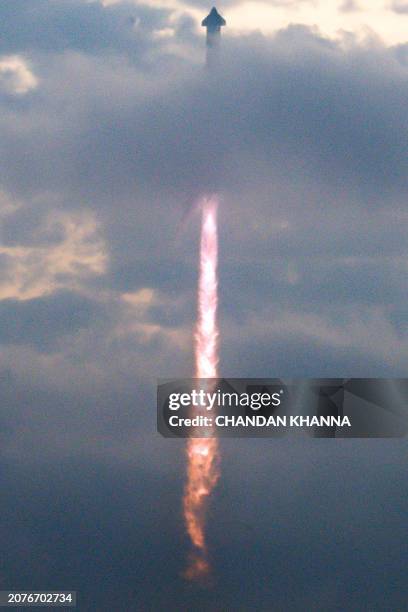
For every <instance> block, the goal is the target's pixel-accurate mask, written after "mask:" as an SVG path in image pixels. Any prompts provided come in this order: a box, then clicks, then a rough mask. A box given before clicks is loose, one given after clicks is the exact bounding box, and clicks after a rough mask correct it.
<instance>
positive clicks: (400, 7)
mask: <svg viewBox="0 0 408 612" xmlns="http://www.w3.org/2000/svg"><path fill="white" fill-rule="evenodd" d="M391 8H392V10H393V11H395V12H396V13H399V14H405V13H408V2H407V0H393V2H392V3H391Z"/></svg>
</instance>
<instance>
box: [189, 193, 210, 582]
mask: <svg viewBox="0 0 408 612" xmlns="http://www.w3.org/2000/svg"><path fill="white" fill-rule="evenodd" d="M217 204H218V201H217V198H216V197H215V196H213V197H211V198H205V199H204V200H203V202H202V225H201V244H200V273H199V284H198V319H197V328H196V334H195V376H196V377H197V378H216V377H217V365H218V350H217V348H218V347H217V339H218V330H217V318H216V316H217V300H218V298H217V255H218V245H217ZM218 478H219V455H218V440H217V439H216V438H200V439H198V438H190V439H189V440H188V442H187V482H186V486H185V491H184V499H183V509H184V519H185V523H186V528H187V533H188V535H189V536H190V540H191V543H192V544H193V547H194V552H193V553H192V554H191V556H190V560H189V564H188V567H187V569H186V571H185V577H186V578H188V579H192V580H198V579H202V578H205V577H206V576H208V574H209V572H210V564H209V561H208V552H207V543H206V537H205V523H206V514H207V505H208V500H209V496H210V495H211V492H212V490H213V489H214V487H215V485H216V483H217V480H218Z"/></svg>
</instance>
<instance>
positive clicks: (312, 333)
mask: <svg viewBox="0 0 408 612" xmlns="http://www.w3.org/2000/svg"><path fill="white" fill-rule="evenodd" d="M0 16H1V23H2V26H1V27H2V28H3V31H2V33H3V35H2V37H1V39H2V42H1V45H2V47H1V52H2V53H4V54H7V55H10V54H16V55H19V54H21V56H24V58H25V61H27V63H28V65H29V66H30V70H32V72H33V74H34V75H35V76H36V78H37V79H38V86H37V88H36V89H33V90H30V91H27V92H26V93H25V94H24V95H21V96H14V97H13V96H12V95H10V94H9V93H7V92H3V93H2V94H1V95H0V107H1V114H0V138H1V142H2V148H1V150H0V187H1V189H2V195H1V198H0V215H1V217H0V222H1V223H0V225H1V252H0V261H1V264H2V268H1V274H0V290H1V294H0V296H1V299H0V342H1V346H0V405H1V406H2V410H1V415H0V419H1V425H2V427H1V434H0V435H1V445H0V446H1V449H2V450H1V452H2V456H3V458H4V460H5V461H7V462H9V466H10V467H9V469H8V472H7V473H5V474H4V477H3V490H5V491H8V492H10V491H11V495H12V496H14V497H13V500H17V502H18V508H19V511H18V513H17V515H16V514H15V507H16V503H15V501H13V502H10V503H9V504H8V505H6V513H5V516H6V517H7V516H9V517H10V521H7V523H8V525H12V529H11V530H9V527H8V529H7V530H6V531H7V533H6V532H5V533H3V534H2V536H3V537H2V541H3V544H4V549H5V550H6V551H7V553H6V560H5V563H4V564H3V565H4V568H5V569H3V570H2V571H3V575H2V579H3V582H4V584H7V585H12V584H14V583H15V581H16V579H17V577H18V578H19V579H20V582H22V584H20V583H19V588H20V587H23V588H26V586H27V587H28V588H32V584H33V578H35V579H36V580H37V582H38V584H40V583H41V585H42V587H43V588H48V586H49V588H55V587H56V586H58V585H60V584H61V585H62V584H63V585H64V588H65V585H68V583H69V585H72V584H73V583H74V584H75V585H78V588H79V589H81V590H82V595H81V597H83V600H82V601H83V602H86V603H85V604H84V605H85V608H84V609H93V608H92V605H93V604H90V603H89V602H90V601H91V597H92V596H94V597H95V598H96V599H95V600H94V601H97V602H98V605H97V607H98V609H101V610H102V609H104V608H103V606H104V605H105V604H104V603H103V601H102V597H103V596H104V597H105V603H106V602H107V603H106V609H112V606H113V607H115V606H116V609H117V605H116V603H115V602H117V601H118V600H117V598H116V599H115V596H116V595H117V593H118V591H116V587H113V586H112V584H113V582H109V580H110V579H111V578H112V576H113V577H114V579H115V580H116V581H117V585H118V589H119V587H120V588H121V589H122V591H121V592H122V595H123V593H124V590H123V589H125V591H126V597H124V596H123V597H124V598H123V599H122V600H121V601H123V602H125V607H124V609H131V608H132V606H133V605H134V602H135V595H134V592H133V591H132V590H131V589H130V588H129V584H132V585H134V588H135V589H136V590H137V593H138V594H139V597H140V592H141V591H143V597H144V598H145V599H142V601H141V603H140V607H141V609H149V610H150V609H163V607H166V605H167V607H169V605H170V604H169V603H168V602H169V601H170V602H172V603H171V605H173V604H174V605H173V609H189V608H191V607H193V608H194V609H203V610H214V609H217V608H216V606H218V605H219V606H220V608H222V609H225V608H230V609H239V606H240V605H241V606H242V609H245V606H246V605H247V604H248V602H251V605H255V604H256V605H258V604H259V605H258V608H259V609H260V610H262V609H270V603H271V602H274V604H275V607H276V609H277V610H279V609H285V610H287V609H288V604H287V593H288V592H289V591H290V592H291V593H292V594H293V597H292V600H291V608H290V609H293V610H297V609H299V610H301V609H302V610H303V609H305V606H306V607H307V608H316V605H315V603H316V593H318V594H319V597H320V599H321V602H322V603H321V608H322V609H324V610H331V609H333V610H334V609H335V602H337V604H339V602H340V604H339V605H340V607H341V608H342V609H347V607H349V608H350V607H354V608H355V609H358V607H359V606H360V607H361V602H362V599H361V597H362V596H364V597H365V599H364V601H365V602H366V603H367V602H368V603H367V605H368V606H369V607H370V609H372V610H376V609H378V610H381V609H383V607H382V603H383V601H384V600H383V599H381V598H385V597H386V596H387V598H388V599H387V601H388V603H389V602H391V604H392V606H393V608H394V609H400V608H401V605H400V604H401V602H400V597H402V594H403V593H404V584H402V583H401V584H400V585H399V588H393V589H392V592H391V590H390V589H388V586H387V585H389V584H394V582H392V581H391V579H390V580H389V581H387V580H384V576H392V577H393V580H396V579H395V576H396V575H399V574H398V567H400V563H401V559H402V558H403V550H402V547H401V544H400V541H404V537H403V523H404V521H402V522H401V521H399V520H397V519H398V517H399V516H405V514H406V512H405V510H406V508H405V506H406V503H405V502H404V500H403V499H402V498H401V491H403V490H404V487H403V486H401V483H402V482H403V478H404V474H405V454H404V453H405V446H404V444H403V443H402V444H401V445H400V446H398V445H394V446H393V447H392V448H391V447H390V446H387V445H386V444H383V443H381V444H379V445H377V446H376V448H375V449H374V447H372V448H371V447H370V448H368V447H367V445H365V444H363V443H355V444H353V446H352V447H351V446H349V447H347V448H346V447H344V448H340V447H339V446H336V448H334V447H333V446H330V448H328V446H327V447H326V446H324V447H321V448H317V447H311V446H310V445H305V446H302V445H300V446H296V445H293V446H292V445H290V447H289V448H287V447H285V448H284V449H283V448H282V447H277V446H276V445H275V444H274V445H273V447H272V446H271V445H270V444H269V442H268V443H265V444H264V443H262V447H261V448H260V445H259V444H258V442H257V444H256V445H255V444H253V443H252V442H251V441H233V443H226V444H224V445H223V455H224V457H225V460H224V465H223V470H224V474H225V477H224V480H223V481H222V482H221V483H220V488H219V490H218V493H217V496H216V498H215V501H214V503H215V506H214V512H215V513H216V516H217V517H220V516H222V517H225V516H226V515H231V512H229V511H228V512H226V508H227V509H228V508H229V509H231V508H233V510H232V516H231V520H230V521H229V522H227V523H225V522H224V523H223V522H222V521H220V522H212V523H211V524H212V528H211V529H212V530H211V533H210V537H211V538H212V550H214V556H215V562H216V566H217V567H219V568H220V578H221V579H220V582H219V586H218V587H217V588H216V589H215V591H213V592H208V593H205V594H203V593H199V592H196V591H194V592H193V591H192V590H191V589H189V588H187V587H186V586H185V585H183V583H181V582H180V581H179V578H178V572H179V570H180V569H181V566H182V563H183V559H182V548H183V547H182V546H181V545H180V541H181V542H183V540H182V538H183V535H182V533H181V518H180V516H179V515H177V510H176V509H177V508H179V505H178V504H179V496H180V493H181V490H182V479H183V477H184V468H183V453H182V446H181V445H180V444H174V443H173V442H172V441H168V440H162V439H160V438H159V437H158V434H156V431H155V417H154V403H155V384H156V378H157V377H158V376H162V377H166V376H174V377H177V376H181V375H189V374H191V373H192V370H193V365H192V364H193V351H192V332H193V323H194V309H195V287H196V280H197V278H196V277H197V270H196V267H197V238H198V236H197V226H198V214H197V213H194V212H192V213H191V215H190V217H189V218H188V219H187V220H186V222H185V224H184V227H183V229H181V228H180V225H181V220H182V217H183V213H184V212H185V210H186V209H188V208H189V207H190V205H191V203H192V202H193V201H194V199H195V198H197V197H198V196H199V195H200V193H201V192H203V191H207V190H209V191H214V190H218V191H219V192H220V193H221V195H222V198H223V201H222V204H221V207H220V325H221V366H220V367H221V371H222V373H223V374H225V375H236V376H239V375H242V376H251V375H252V376H255V375H261V376H265V375H269V374H270V375H272V374H273V375H279V376H286V377H288V376H307V375H310V376H339V375H353V376H381V375H387V376H398V375H403V374H404V373H405V370H406V354H407V350H408V339H407V333H406V323H407V316H406V296H405V291H404V288H405V285H406V274H407V259H406V257H407V249H406V235H407V225H408V218H407V214H406V192H407V173H406V141H407V121H406V97H407V93H408V92H407V79H406V70H407V68H406V65H404V62H403V61H402V58H403V50H402V49H401V48H400V49H386V48H384V47H382V46H380V45H378V44H377V43H375V44H374V43H372V42H371V43H361V42H357V41H350V40H348V42H347V44H340V43H339V44H337V43H335V42H333V41H328V40H326V39H323V38H321V37H319V36H317V35H316V34H315V33H313V32H311V31H309V30H308V29H307V28H303V27H302V28H300V27H297V28H294V27H292V28H289V29H287V30H285V31H282V32H280V33H278V34H277V35H276V36H274V37H270V38H268V37H262V36H260V35H252V36H247V37H243V38H242V39H239V40H237V39H233V38H228V36H226V37H225V39H224V48H223V51H224V54H223V61H222V64H221V65H220V67H219V70H218V71H217V73H216V74H214V75H209V74H208V72H206V71H205V69H204V68H203V66H202V60H203V56H204V47H203V37H202V36H201V37H200V38H198V36H197V34H196V33H195V30H194V27H193V23H192V22H191V20H190V19H189V18H187V17H184V18H181V19H180V20H179V21H177V22H176V23H175V24H174V23H173V22H172V21H170V16H169V14H168V13H167V12H163V11H156V10H153V9H148V8H145V7H141V6H133V5H132V6H131V5H130V4H129V5H124V6H117V7H113V8H110V9H102V7H101V6H100V5H98V4H97V3H91V4H88V3H79V2H73V3H72V2H53V3H49V2H45V1H43V0H41V1H39V2H38V3H37V2H36V3H32V5H31V7H30V8H29V9H28V8H27V3H23V2H17V3H15V4H14V3H13V8H11V4H9V5H7V3H6V4H5V6H2V7H1V9H0ZM131 17H134V18H135V20H136V21H133V22H132V19H130V18H131ZM139 18H140V20H141V22H143V23H145V24H146V28H145V30H144V32H143V33H140V28H139V27H138V26H137V24H138V23H139V21H138V19H139ZM143 20H145V21H143ZM17 25H18V27H17ZM173 26H174V27H173ZM167 27H171V28H173V29H174V35H173V36H171V37H166V36H161V37H158V36H157V33H155V30H157V29H163V28H167ZM61 33H63V34H62V35H61ZM199 44H201V47H199V46H198V45H199ZM398 58H399V59H398ZM3 195H4V197H3ZM288 456H290V457H291V461H290V462H289V463H288V459H287V458H288ZM27 466H30V467H29V468H28V467H27ZM50 466H54V467H52V468H51V467H50ZM271 466H272V467H273V469H272V468H271ZM309 468H310V469H309ZM36 470H38V471H36ZM255 472H256V474H257V479H258V480H259V481H258V483H257V482H256V479H254V478H253V474H254V473H255ZM345 473H347V478H344V474H345ZM248 482H253V483H254V484H253V487H252V489H250V493H249V494H248V484H247V483H248ZM20 483H21V484H20ZM322 483H323V484H322ZM142 488H143V491H144V495H143V499H141V495H140V490H141V489H142ZM322 488H323V489H324V494H323V495H322V494H321V491H322ZM244 489H245V491H246V494H245V495H243V494H242V491H243V490H244ZM361 491H364V495H363V496H362V495H361ZM367 494H368V499H369V500H370V508H371V509H372V510H371V514H370V515H369V519H370V520H371V522H369V523H367V521H366V517H365V515H364V512H365V509H366V506H364V507H363V505H362V504H361V499H364V501H366V499H367ZM159 498H160V500H162V501H163V500H164V506H163V508H164V507H165V511H164V510H162V509H161V506H160V504H158V503H157V500H158V499H159ZM73 499H74V502H75V503H73V502H72V500H73ZM316 499H318V500H319V502H318V507H317V508H316ZM339 500H340V501H339ZM148 505H150V506H151V508H152V509H153V515H152V514H151V513H150V514H149V512H145V509H146V508H147V506H148ZM384 507H387V508H388V509H389V513H386V515H387V516H388V519H386V523H385V527H384ZM140 508H142V510H143V512H142V510H139V509H140ZM168 508H172V509H173V510H174V512H173V511H172V512H171V513H170V514H171V516H170V517H169V512H168ZM45 509H46V512H45ZM129 509H130V510H129ZM312 509H313V510H312ZM333 509H334V510H333ZM44 512H45V514H44ZM336 512H337V513H336ZM7 513H8V514H7ZM393 513H394V514H393ZM44 517H46V520H44ZM62 517H64V518H63V519H62ZM390 517H391V518H390ZM240 521H241V522H240ZM387 521H388V522H387ZM248 524H249V525H250V527H249V528H248V527H245V525H248ZM234 525H235V527H234ZM305 525H307V529H305V528H304V526H305ZM396 526H397V527H396ZM382 529H384V530H383V531H381V530H382ZM373 533H375V534H376V538H378V539H376V538H373V537H372V534H373ZM265 534H266V535H265ZM322 534H323V539H324V540H325V546H324V548H322V546H321V544H320V541H321V538H322ZM395 534H396V535H395ZM387 537H389V538H390V540H389V541H387ZM399 537H400V540H399V539H398V538H399ZM356 541H358V542H359V546H358V549H356V545H355V543H356ZM83 542H86V547H85V546H84V544H83ZM217 542H218V544H217ZM388 542H390V543H391V548H392V550H393V551H394V552H395V556H394V557H392V555H391V554H390V555H389V556H388V557H387V558H386V559H385V561H384V554H383V551H384V550H385V549H386V550H389V548H387V546H388ZM89 543H91V544H89ZM183 546H184V544H183ZM339 550H341V552H342V554H341V555H339ZM356 550H358V553H359V554H358V555H357V554H356ZM64 551H65V552H64ZM174 551H176V552H174ZM242 551H244V554H242ZM231 558H233V559H234V565H232V564H231ZM38 559H40V561H39V562H38ZM237 559H238V561H237ZM319 559H320V560H322V563H320V562H319V561H318V560H319ZM342 559H343V560H344V562H343V561H342ZM362 559H363V563H362V562H361V560H362ZM370 564H371V565H370ZM164 566H165V567H168V568H170V570H169V571H170V578H169V579H168V581H166V580H165V579H163V578H162V575H163V572H162V571H161V570H162V568H163V567H164ZM287 567H290V568H292V567H294V568H295V569H296V568H297V569H296V571H295V572H294V577H293V576H292V575H290V576H288V572H287ZM328 567H329V568H331V570H332V571H331V572H330V571H328V569H327V568H328ZM73 568H74V569H73ZM160 568H161V569H160ZM234 568H235V569H234ZM307 568H311V569H310V573H309V574H308V569H307ZM367 568H368V569H367ZM299 573H301V574H302V576H303V577H302V581H300V582H299V581H297V580H296V576H298V575H299ZM159 574H160V576H161V577H159V578H158V577H157V576H158V575H159ZM380 575H381V580H379V579H378V576H380ZM333 576H336V579H337V580H339V576H340V577H341V585H342V586H341V588H340V589H339V588H338V586H336V584H335V582H334V580H333V579H332V577H333ZM95 577H96V578H95ZM107 577H108V578H109V577H111V578H109V580H108V578H107ZM243 577H244V578H245V579H244V580H243ZM107 580H108V582H107ZM112 580H113V578H112ZM367 580H368V581H369V582H370V584H372V585H373V588H370V592H367V593H363V591H362V587H361V585H362V584H366V583H367ZM47 581H49V582H47ZM138 581H139V582H138ZM26 583H27V584H26ZM69 585H68V586H67V588H70V586H69ZM93 585H94V586H93ZM141 585H142V586H143V588H142V586H141ZM174 585H176V586H177V589H176V588H175V586H174ZM222 585H224V586H222ZM225 585H227V586H225ZM242 585H244V586H245V592H244V589H243V586H242ZM353 585H356V588H354V587H353ZM378 585H380V586H378ZM384 585H385V586H384ZM357 586H358V588H357ZM7 588H8V587H7ZM58 588H59V587H58ZM384 589H385V590H384ZM405 600H406V597H405V598H404V599H403V601H405ZM139 601H140V600H138V603H139ZM219 602H221V603H219ZM254 602H255V604H254ZM305 602H306V603H305ZM391 604H390V605H391ZM86 606H88V608H87V607H86ZM262 606H263V607H262ZM94 607H95V606H94ZM169 609H172V608H171V606H170V607H169Z"/></svg>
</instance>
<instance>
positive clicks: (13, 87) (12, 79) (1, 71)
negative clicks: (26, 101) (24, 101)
mask: <svg viewBox="0 0 408 612" xmlns="http://www.w3.org/2000/svg"><path fill="white" fill-rule="evenodd" d="M37 86H38V80H37V78H36V77H35V75H34V74H33V73H32V72H31V71H30V69H29V67H28V65H27V63H26V62H25V60H24V59H23V58H22V57H19V56H18V55H3V56H0V88H1V89H2V90H3V91H4V92H5V93H8V94H13V95H16V96H21V95H24V94H26V93H28V92H29V91H31V90H33V89H36V88H37Z"/></svg>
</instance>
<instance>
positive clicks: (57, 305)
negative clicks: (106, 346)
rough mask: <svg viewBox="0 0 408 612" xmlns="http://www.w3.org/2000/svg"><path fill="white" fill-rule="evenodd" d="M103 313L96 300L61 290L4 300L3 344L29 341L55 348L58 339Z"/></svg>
mask: <svg viewBox="0 0 408 612" xmlns="http://www.w3.org/2000/svg"><path fill="white" fill-rule="evenodd" d="M100 316H102V313H101V308H100V306H98V304H96V303H94V302H93V300H90V299H87V298H85V297H83V296H81V295H78V294H75V293H72V292H68V291H61V292H58V293H55V294H53V295H51V296H47V297H41V298H35V299H32V300H26V301H24V302H21V301H18V300H12V299H7V300H2V301H0V344H1V345H5V344H26V345H32V346H34V347H36V348H37V349H39V350H40V351H42V350H44V349H45V350H47V349H48V350H50V349H52V348H54V349H55V342H56V341H57V339H59V338H61V337H64V336H67V335H72V334H75V333H76V332H78V331H79V330H81V329H83V328H86V327H89V326H90V325H91V323H93V324H95V322H96V318H97V317H100Z"/></svg>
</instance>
